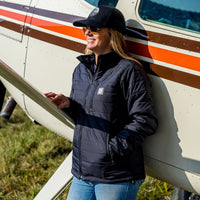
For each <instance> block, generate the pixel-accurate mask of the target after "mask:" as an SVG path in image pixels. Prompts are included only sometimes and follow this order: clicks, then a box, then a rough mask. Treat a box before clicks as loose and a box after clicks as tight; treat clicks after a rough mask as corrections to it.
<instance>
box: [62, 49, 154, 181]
mask: <svg viewBox="0 0 200 200" xmlns="http://www.w3.org/2000/svg"><path fill="white" fill-rule="evenodd" d="M78 59H79V60H80V64H79V65H78V66H77V67H76V69H75V71H74V74H73V84H72V91H71V96H70V101H71V106H70V108H69V109H67V110H65V111H66V112H68V114H71V116H72V117H73V119H74V120H75V124H76V126H75V131H74V139H73V166H72V174H73V175H74V176H75V177H77V178H82V179H83V180H85V181H92V182H102V183H115V182H123V181H130V180H137V179H142V178H144V177H145V172H144V162H143V152H142V142H143V141H144V138H145V137H146V136H148V135H151V134H153V133H154V132H155V130H156V128H157V120H156V117H155V114H154V110H153V105H152V98H151V88H150V82H149V79H148V77H147V76H146V74H145V72H144V71H143V69H142V67H141V66H140V65H139V64H138V63H137V62H135V61H132V60H128V59H123V58H121V57H120V56H118V54H116V53H115V52H111V53H108V54H106V55H100V56H99V58H98V63H97V70H96V72H95V73H94V74H93V73H92V71H91V66H92V65H93V64H94V54H92V55H83V56H80V57H78Z"/></svg>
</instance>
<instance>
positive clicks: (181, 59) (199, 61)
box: [0, 9, 200, 71]
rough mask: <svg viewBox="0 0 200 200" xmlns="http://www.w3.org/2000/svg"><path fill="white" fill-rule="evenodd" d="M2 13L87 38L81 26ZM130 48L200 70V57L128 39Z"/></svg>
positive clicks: (12, 13) (72, 35) (136, 52)
mask: <svg viewBox="0 0 200 200" xmlns="http://www.w3.org/2000/svg"><path fill="white" fill-rule="evenodd" d="M0 13H1V15H4V16H6V17H9V18H13V19H16V20H18V21H22V22H23V21H24V20H25V19H26V23H28V24H31V25H34V26H37V27H40V28H43V29H46V30H50V31H53V32H57V33H61V34H64V35H68V36H71V37H75V38H78V39H81V40H85V36H84V34H83V32H82V30H80V29H79V28H75V27H70V26H65V25H62V24H59V23H54V22H50V21H46V20H42V19H38V18H32V17H29V16H27V17H26V16H25V15H22V14H18V13H14V12H11V11H5V10H2V9H0ZM127 45H128V49H129V51H130V52H132V53H134V54H137V55H140V56H144V57H147V58H151V59H154V60H158V61H161V62H165V63H169V64H173V65H177V66H180V67H184V68H187V69H192V70H195V71H200V58H199V57H195V56H191V55H186V54H182V53H178V52H174V51H170V50H166V49H162V48H158V47H153V46H149V45H145V44H140V43H136V42H132V41H127Z"/></svg>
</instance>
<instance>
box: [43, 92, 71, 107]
mask: <svg viewBox="0 0 200 200" xmlns="http://www.w3.org/2000/svg"><path fill="white" fill-rule="evenodd" d="M45 96H46V97H47V98H48V99H50V101H51V102H53V103H54V104H56V106H57V108H59V109H63V108H69V106H70V100H69V98H68V97H66V96H64V95H63V94H55V93H53V92H48V93H45Z"/></svg>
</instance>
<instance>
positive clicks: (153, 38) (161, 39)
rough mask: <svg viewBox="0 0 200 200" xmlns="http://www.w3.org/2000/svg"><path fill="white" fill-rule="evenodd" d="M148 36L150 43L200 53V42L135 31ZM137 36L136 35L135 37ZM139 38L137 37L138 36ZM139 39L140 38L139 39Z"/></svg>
mask: <svg viewBox="0 0 200 200" xmlns="http://www.w3.org/2000/svg"><path fill="white" fill-rule="evenodd" d="M134 30H136V31H138V32H140V33H142V34H144V35H146V36H147V38H148V41H150V42H155V43H158V44H163V45H167V46H171V47H176V48H180V49H185V50H189V51H194V52H197V53H200V42H198V41H194V40H189V39H185V38H180V37H175V36H170V35H165V34H161V33H156V32H151V31H145V30H141V29H134ZM135 36H136V35H135ZM136 37H137V36H136ZM138 38H139V37H138Z"/></svg>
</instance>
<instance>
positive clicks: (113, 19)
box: [73, 6, 126, 33]
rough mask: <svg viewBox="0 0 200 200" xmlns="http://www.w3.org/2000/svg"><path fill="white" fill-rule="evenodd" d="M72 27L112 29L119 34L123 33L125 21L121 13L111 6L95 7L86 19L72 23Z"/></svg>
mask: <svg viewBox="0 0 200 200" xmlns="http://www.w3.org/2000/svg"><path fill="white" fill-rule="evenodd" d="M73 25H74V26H80V27H84V26H95V27H98V28H103V27H106V28H112V29H114V30H117V31H119V32H121V33H123V32H124V31H125V27H126V25H125V19H124V16H123V15H122V13H121V12H120V11H119V10H118V9H116V8H114V7H111V6H99V7H96V8H95V9H94V10H93V11H92V12H91V13H90V14H89V16H88V18H87V19H83V20H78V21H75V22H73Z"/></svg>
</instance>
